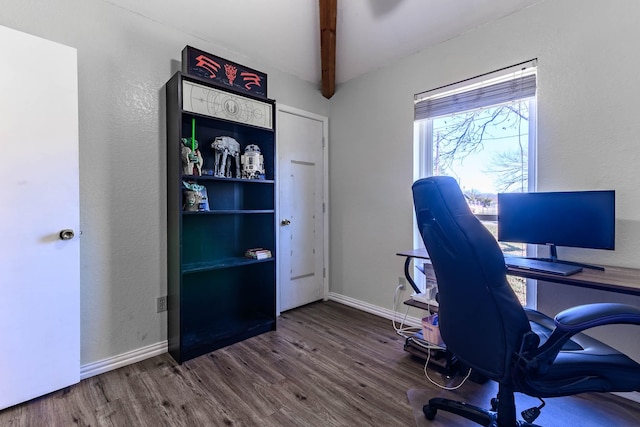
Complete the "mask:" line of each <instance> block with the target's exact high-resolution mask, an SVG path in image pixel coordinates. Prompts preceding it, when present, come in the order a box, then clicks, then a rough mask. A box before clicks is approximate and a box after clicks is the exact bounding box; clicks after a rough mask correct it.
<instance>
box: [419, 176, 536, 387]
mask: <svg viewBox="0 0 640 427" xmlns="http://www.w3.org/2000/svg"><path fill="white" fill-rule="evenodd" d="M412 190H413V200H414V204H415V211H416V219H417V223H418V227H419V229H420V234H421V235H422V239H423V241H424V244H425V247H426V249H427V252H428V253H429V257H430V258H431V262H432V264H433V269H434V272H435V275H436V279H437V281H438V292H439V293H438V299H439V304H440V307H439V325H440V333H441V334H442V339H443V340H444V342H445V344H446V346H447V348H448V349H449V350H450V351H451V352H452V353H453V354H455V355H456V356H457V357H459V358H460V359H461V360H462V361H463V362H464V363H466V364H467V365H469V366H471V367H472V368H474V369H476V370H478V371H479V372H481V373H483V374H484V375H486V376H487V377H489V378H491V379H493V380H496V381H508V378H509V375H510V370H511V364H512V362H513V358H514V354H515V353H516V352H518V351H519V350H520V346H521V343H522V340H523V336H524V334H525V333H527V332H528V331H530V327H529V322H528V320H527V316H526V314H525V311H524V309H523V308H522V306H521V304H520V302H519V301H518V299H517V297H516V295H515V293H514V292H513V290H512V289H511V286H509V283H508V282H507V278H506V267H505V263H504V256H503V254H502V252H501V250H500V246H499V245H498V242H497V241H496V240H495V238H494V237H493V236H492V235H491V233H490V232H489V230H487V228H486V227H485V226H484V225H483V224H482V223H481V222H480V221H479V220H478V219H477V218H476V217H475V215H473V213H472V212H471V210H470V209H469V206H468V205H467V202H466V199H465V197H464V195H463V194H462V191H461V190H460V187H459V186H458V184H457V182H456V181H455V180H454V179H453V178H451V177H447V176H438V177H430V178H425V179H421V180H418V181H416V182H415V183H414V184H413V187H412Z"/></svg>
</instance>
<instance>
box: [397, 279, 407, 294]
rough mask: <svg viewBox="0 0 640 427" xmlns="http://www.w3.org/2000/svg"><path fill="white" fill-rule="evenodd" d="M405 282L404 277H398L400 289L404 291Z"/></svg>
mask: <svg viewBox="0 0 640 427" xmlns="http://www.w3.org/2000/svg"><path fill="white" fill-rule="evenodd" d="M406 284H407V279H406V278H404V277H398V286H399V287H400V289H402V290H403V291H404V288H405V285H406Z"/></svg>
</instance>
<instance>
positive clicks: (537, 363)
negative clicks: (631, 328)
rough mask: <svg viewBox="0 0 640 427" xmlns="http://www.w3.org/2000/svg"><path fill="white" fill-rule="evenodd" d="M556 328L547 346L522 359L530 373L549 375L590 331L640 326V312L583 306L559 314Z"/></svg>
mask: <svg viewBox="0 0 640 427" xmlns="http://www.w3.org/2000/svg"><path fill="white" fill-rule="evenodd" d="M554 324H555V329H554V330H553V331H552V332H551V335H550V336H549V338H548V339H547V341H546V342H545V343H544V344H542V345H541V346H540V347H538V348H537V349H534V350H530V351H527V352H525V354H522V355H521V356H522V362H524V366H525V367H526V369H528V370H534V371H537V372H538V373H540V374H543V373H545V372H547V371H548V369H549V367H550V366H551V365H552V364H553V361H554V360H555V358H556V357H557V356H558V353H559V352H560V351H561V350H562V347H563V346H564V345H565V343H566V342H567V341H568V340H569V339H571V337H572V336H574V335H575V334H577V333H579V332H582V331H584V330H586V329H589V328H594V327H596V326H603V325H612V324H634V325H640V308H637V307H634V306H632V305H628V304H617V303H596V304H586V305H580V306H576V307H572V308H569V309H567V310H564V311H562V312H560V313H558V315H556V317H555V319H554Z"/></svg>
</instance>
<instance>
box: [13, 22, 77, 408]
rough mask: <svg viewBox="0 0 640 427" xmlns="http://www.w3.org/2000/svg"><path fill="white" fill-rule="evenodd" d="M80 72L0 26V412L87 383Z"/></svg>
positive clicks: (37, 42)
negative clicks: (83, 372)
mask: <svg viewBox="0 0 640 427" xmlns="http://www.w3.org/2000/svg"><path fill="white" fill-rule="evenodd" d="M76 63H77V58H76V50H75V49H72V48H70V47H67V46H63V45H60V44H57V43H53V42H51V41H48V40H44V39H40V38H37V37H34V36H31V35H28V34H24V33H21V32H18V31H15V30H11V29H9V28H6V27H1V26H0V200H1V201H2V202H1V204H0V236H2V239H1V240H0V342H2V350H1V351H0V409H3V408H6V407H8V406H12V405H15V404H18V403H20V402H24V401H26V400H29V399H33V398H35V397H38V396H41V395H43V394H46V393H49V392H51V391H54V390H58V389H61V388H63V387H66V386H68V385H71V384H74V383H77V382H78V381H79V380H80V263H79V262H80V256H79V255H80V244H79V239H78V234H79V200H78V194H79V186H78V80H77V65H76ZM65 229H69V230H73V233H75V236H74V237H72V238H70V239H69V240H62V239H61V238H60V232H61V231H62V230H65ZM66 236H67V237H71V236H70V234H69V233H67V235H66Z"/></svg>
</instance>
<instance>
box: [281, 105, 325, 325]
mask: <svg viewBox="0 0 640 427" xmlns="http://www.w3.org/2000/svg"><path fill="white" fill-rule="evenodd" d="M280 112H283V113H288V114H293V115H296V116H300V117H304V118H307V119H312V120H317V121H319V122H322V139H323V141H322V163H323V165H322V175H323V178H322V204H323V215H322V220H323V221H322V223H323V224H322V226H323V228H324V230H323V236H322V243H323V246H324V250H323V252H324V253H323V254H322V257H323V261H324V262H323V272H322V283H323V287H324V289H323V297H322V299H323V301H326V300H327V299H328V298H329V117H327V116H322V115H320V114H316V113H311V112H309V111H305V110H301V109H299V108H295V107H290V106H288V105H284V104H280V103H279V102H276V153H275V167H276V187H275V191H276V215H275V221H276V223H275V227H276V230H278V232H277V233H276V248H279V247H280V216H279V215H280V179H279V178H280V165H279V164H278V163H279V160H278V159H279V150H280V148H279V147H280V144H279V143H278V141H279V133H278V129H279V128H278V116H279V115H280ZM280 258H281V257H280V256H278V254H276V315H277V316H280V274H279V272H280Z"/></svg>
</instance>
